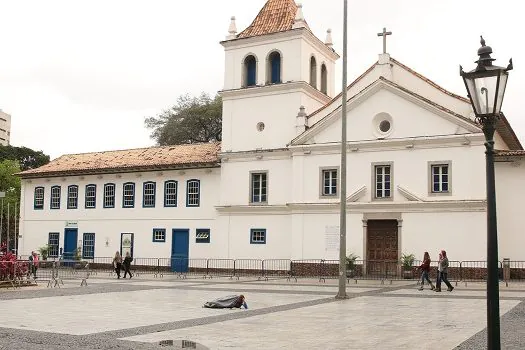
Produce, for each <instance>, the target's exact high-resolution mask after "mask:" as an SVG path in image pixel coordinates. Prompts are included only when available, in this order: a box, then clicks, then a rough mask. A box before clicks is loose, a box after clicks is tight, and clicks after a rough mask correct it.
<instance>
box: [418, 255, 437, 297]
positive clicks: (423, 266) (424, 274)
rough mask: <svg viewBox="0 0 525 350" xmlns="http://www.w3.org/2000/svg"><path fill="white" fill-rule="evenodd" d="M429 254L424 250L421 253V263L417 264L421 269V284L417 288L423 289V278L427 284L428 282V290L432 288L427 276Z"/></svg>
mask: <svg viewBox="0 0 525 350" xmlns="http://www.w3.org/2000/svg"><path fill="white" fill-rule="evenodd" d="M430 262H431V260H430V254H428V252H425V254H424V255H423V263H422V264H421V265H420V266H419V268H420V269H421V286H420V287H419V290H423V285H424V284H425V280H427V282H428V284H430V290H434V285H433V284H432V282H431V281H430V278H428V273H429V272H430Z"/></svg>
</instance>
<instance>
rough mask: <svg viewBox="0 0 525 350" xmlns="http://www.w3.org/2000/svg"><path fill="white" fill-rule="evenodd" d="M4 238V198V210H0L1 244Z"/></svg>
mask: <svg viewBox="0 0 525 350" xmlns="http://www.w3.org/2000/svg"><path fill="white" fill-rule="evenodd" d="M3 238H4V197H2V209H1V210H0V243H2V239H3Z"/></svg>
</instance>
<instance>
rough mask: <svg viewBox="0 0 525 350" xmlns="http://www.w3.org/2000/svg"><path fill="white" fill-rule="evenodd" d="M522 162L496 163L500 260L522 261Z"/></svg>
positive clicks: (524, 191) (524, 244)
mask: <svg viewBox="0 0 525 350" xmlns="http://www.w3.org/2000/svg"><path fill="white" fill-rule="evenodd" d="M524 180H525V160H524V159H519V160H516V161H514V162H506V163H500V162H498V163H496V198H497V201H496V209H497V220H498V242H499V243H498V244H499V258H500V260H502V259H503V258H510V259H512V260H525V229H524V225H523V221H522V218H523V217H524V216H525V207H524V206H523V204H522V203H523V198H525V187H524V186H523V181H524Z"/></svg>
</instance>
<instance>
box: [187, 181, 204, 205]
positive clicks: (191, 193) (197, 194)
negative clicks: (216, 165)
mask: <svg viewBox="0 0 525 350" xmlns="http://www.w3.org/2000/svg"><path fill="white" fill-rule="evenodd" d="M200 202H201V182H200V180H197V179H191V180H188V181H187V182H186V206H187V207H198V206H200Z"/></svg>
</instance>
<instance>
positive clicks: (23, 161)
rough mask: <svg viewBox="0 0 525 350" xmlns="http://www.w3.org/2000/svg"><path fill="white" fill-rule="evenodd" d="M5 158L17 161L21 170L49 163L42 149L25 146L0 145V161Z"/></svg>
mask: <svg viewBox="0 0 525 350" xmlns="http://www.w3.org/2000/svg"><path fill="white" fill-rule="evenodd" d="M5 159H10V160H16V161H18V163H19V164H20V169H21V170H22V171H24V170H29V169H34V168H38V167H41V166H42V165H45V164H47V163H49V156H48V155H47V154H44V152H42V151H34V150H32V149H31V148H27V147H14V146H11V145H8V146H1V145H0V161H2V160H5Z"/></svg>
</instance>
